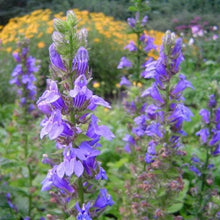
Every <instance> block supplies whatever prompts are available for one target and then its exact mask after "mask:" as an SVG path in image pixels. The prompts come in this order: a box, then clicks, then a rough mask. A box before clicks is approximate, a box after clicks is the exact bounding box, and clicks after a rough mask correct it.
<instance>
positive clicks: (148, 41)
mask: <svg viewBox="0 0 220 220" xmlns="http://www.w3.org/2000/svg"><path fill="white" fill-rule="evenodd" d="M147 21H148V16H144V17H143V16H141V15H140V13H139V12H137V13H136V17H135V18H128V20H127V22H128V25H129V26H130V29H131V32H132V33H133V34H135V35H136V36H137V42H136V43H135V42H134V41H133V40H131V41H130V42H129V44H127V45H126V46H125V47H124V50H128V51H129V53H130V56H131V58H132V57H134V56H135V57H136V60H134V61H133V62H132V61H131V60H130V59H128V58H126V57H125V56H123V57H122V58H121V60H120V62H119V64H118V67H117V68H118V69H123V68H126V69H133V70H134V71H133V72H132V73H133V74H132V77H134V78H135V80H139V78H140V71H141V69H143V68H144V67H145V65H146V64H147V63H148V62H150V61H152V58H151V59H148V60H147V61H146V60H143V58H144V57H146V56H147V55H148V53H149V52H150V51H153V50H157V47H156V46H155V45H154V38H153V37H150V36H148V35H147V34H146V33H145V31H144V30H145V27H146V24H147ZM127 81H128V80H127V78H126V77H125V76H123V77H122V79H121V82H120V85H121V86H122V85H124V86H130V84H129V82H127Z"/></svg>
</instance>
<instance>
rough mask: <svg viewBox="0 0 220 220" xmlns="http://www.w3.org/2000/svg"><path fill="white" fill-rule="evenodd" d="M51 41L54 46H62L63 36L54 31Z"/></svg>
mask: <svg viewBox="0 0 220 220" xmlns="http://www.w3.org/2000/svg"><path fill="white" fill-rule="evenodd" d="M52 39H53V42H54V43H55V45H59V44H62V43H63V42H64V36H63V35H62V34H61V33H59V32H58V31H54V32H53V34H52Z"/></svg>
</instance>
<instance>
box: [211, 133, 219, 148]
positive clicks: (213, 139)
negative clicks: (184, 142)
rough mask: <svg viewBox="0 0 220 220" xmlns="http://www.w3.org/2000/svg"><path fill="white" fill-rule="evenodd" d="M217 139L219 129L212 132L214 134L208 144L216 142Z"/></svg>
mask: <svg viewBox="0 0 220 220" xmlns="http://www.w3.org/2000/svg"><path fill="white" fill-rule="evenodd" d="M219 141H220V130H219V131H215V132H214V135H213V137H212V139H211V140H210V141H209V145H211V146H212V145H214V144H216V143H217V142H219Z"/></svg>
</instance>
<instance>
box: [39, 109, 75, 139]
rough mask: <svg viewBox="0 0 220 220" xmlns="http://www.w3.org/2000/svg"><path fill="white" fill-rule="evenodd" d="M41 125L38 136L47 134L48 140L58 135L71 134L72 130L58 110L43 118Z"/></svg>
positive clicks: (65, 135)
mask: <svg viewBox="0 0 220 220" xmlns="http://www.w3.org/2000/svg"><path fill="white" fill-rule="evenodd" d="M41 126H42V127H43V128H42V130H41V133H40V137H41V138H43V137H44V136H45V135H48V136H49V138H50V140H54V139H56V138H58V137H59V136H64V137H67V136H72V135H73V130H72V128H71V127H70V125H69V124H68V123H66V122H65V121H63V120H62V115H61V111H60V110H56V111H53V112H52V114H51V116H50V117H49V118H47V117H46V118H45V119H44V120H43V121H42V122H41Z"/></svg>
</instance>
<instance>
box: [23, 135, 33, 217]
mask: <svg viewBox="0 0 220 220" xmlns="http://www.w3.org/2000/svg"><path fill="white" fill-rule="evenodd" d="M24 140H25V143H24V151H25V160H26V163H28V161H27V159H28V135H27V133H26V134H24ZM27 169H28V188H29V193H28V216H29V217H31V210H32V193H31V188H32V170H31V166H30V165H29V164H27Z"/></svg>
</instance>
